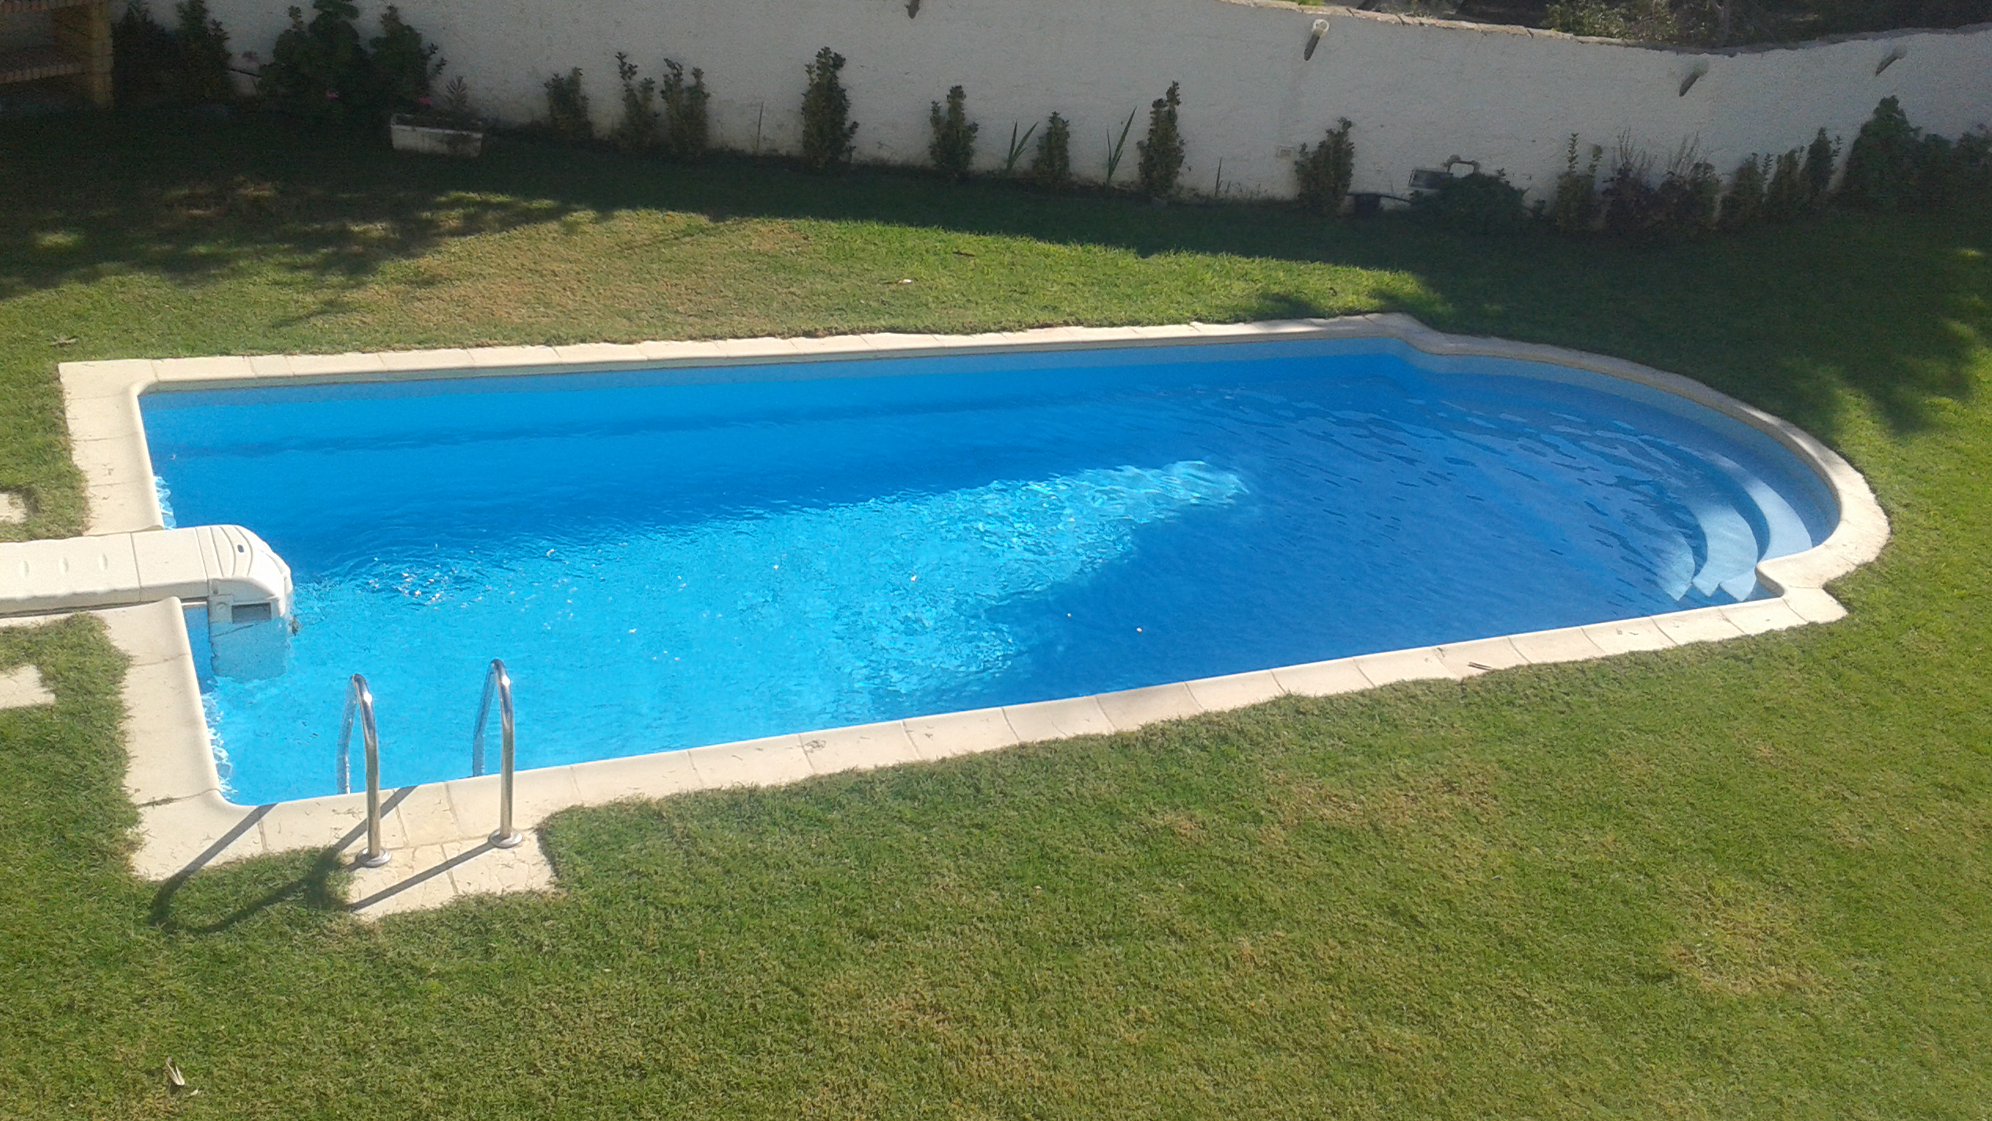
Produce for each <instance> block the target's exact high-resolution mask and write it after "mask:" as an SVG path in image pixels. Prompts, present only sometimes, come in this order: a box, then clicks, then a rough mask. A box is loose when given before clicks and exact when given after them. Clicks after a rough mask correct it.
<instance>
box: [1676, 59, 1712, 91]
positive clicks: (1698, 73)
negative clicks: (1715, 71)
mask: <svg viewBox="0 0 1992 1121" xmlns="http://www.w3.org/2000/svg"><path fill="white" fill-rule="evenodd" d="M1707 73H1708V63H1706V62H1697V63H1695V65H1694V69H1692V70H1690V71H1688V76H1687V77H1685V78H1682V79H1681V91H1680V93H1679V94H1677V95H1676V96H1678V97H1686V96H1688V91H1689V90H1691V89H1694V88H1695V83H1696V82H1699V81H1701V80H1702V75H1704V74H1707Z"/></svg>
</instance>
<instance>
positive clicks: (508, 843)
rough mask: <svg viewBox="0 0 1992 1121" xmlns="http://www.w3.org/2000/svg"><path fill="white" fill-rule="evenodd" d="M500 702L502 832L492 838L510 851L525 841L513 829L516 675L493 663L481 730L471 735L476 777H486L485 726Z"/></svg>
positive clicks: (482, 704) (479, 721) (486, 682)
mask: <svg viewBox="0 0 1992 1121" xmlns="http://www.w3.org/2000/svg"><path fill="white" fill-rule="evenodd" d="M493 696H496V697H497V698H498V742H499V748H498V831H497V832H495V833H493V834H491V843H492V844H493V845H495V846H497V847H498V848H501V849H508V848H511V847H512V846H514V845H516V844H518V843H519V842H520V840H522V839H523V838H522V837H521V835H520V833H519V831H518V830H516V829H514V828H512V765H513V748H514V736H513V728H512V675H511V674H509V673H507V672H505V663H504V662H502V661H500V660H499V659H497V658H493V659H491V668H490V669H488V670H486V671H485V672H484V699H483V700H482V701H480V702H478V705H477V726H476V727H475V728H474V729H472V730H471V733H470V773H471V775H472V776H477V775H481V774H483V773H484V725H485V724H486V723H487V722H488V721H489V720H490V718H491V698H492V697H493Z"/></svg>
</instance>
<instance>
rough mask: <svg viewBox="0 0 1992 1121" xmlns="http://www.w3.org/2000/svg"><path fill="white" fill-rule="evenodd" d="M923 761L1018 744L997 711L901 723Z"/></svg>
mask: <svg viewBox="0 0 1992 1121" xmlns="http://www.w3.org/2000/svg"><path fill="white" fill-rule="evenodd" d="M903 723H904V724H905V727H906V735H907V738H909V739H911V740H912V741H913V746H914V748H915V750H917V751H919V753H920V758H922V759H952V758H954V757H955V756H957V755H973V754H977V753H979V752H984V751H995V750H997V749H999V748H1005V747H1014V746H1016V745H1017V743H1018V740H1017V733H1016V730H1015V729H1013V728H1011V727H1010V721H1009V718H1008V717H1006V716H1004V715H1003V710H1002V709H1000V708H978V709H972V710H970V711H967V712H951V713H947V714H945V715H942V716H920V717H915V718H913V719H911V720H907V721H904V722H903Z"/></svg>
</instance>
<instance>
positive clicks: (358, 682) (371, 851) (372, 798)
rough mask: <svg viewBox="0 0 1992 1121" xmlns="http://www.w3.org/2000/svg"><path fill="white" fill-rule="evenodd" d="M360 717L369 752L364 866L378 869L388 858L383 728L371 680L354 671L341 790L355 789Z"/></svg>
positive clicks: (343, 723)
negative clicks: (383, 837) (383, 825)
mask: <svg viewBox="0 0 1992 1121" xmlns="http://www.w3.org/2000/svg"><path fill="white" fill-rule="evenodd" d="M356 712H357V713H358V714H359V716H360V738H361V740H362V741H363V742H364V743H365V745H366V752H367V850H366V851H365V852H363V853H361V854H360V857H359V863H360V865H361V866H362V867H366V868H378V867H380V866H381V865H383V864H386V863H387V861H388V853H387V849H386V847H385V846H383V845H382V844H381V843H380V729H379V728H378V727H377V726H376V725H375V724H374V699H373V691H372V690H371V689H368V688H367V679H366V678H364V677H362V676H360V675H359V674H357V673H356V674H354V675H353V677H352V680H351V681H349V682H347V684H346V715H345V716H344V717H342V718H341V719H340V721H339V793H341V794H345V793H347V792H349V791H351V790H352V788H353V782H352V773H351V764H350V763H349V758H350V755H351V748H352V740H353V714H354V713H356Z"/></svg>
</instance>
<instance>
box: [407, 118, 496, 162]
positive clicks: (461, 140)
mask: <svg viewBox="0 0 1992 1121" xmlns="http://www.w3.org/2000/svg"><path fill="white" fill-rule="evenodd" d="M387 130H388V135H389V136H390V137H391V138H392V139H393V141H394V150H395V151H397V152H427V153H429V154H431V155H437V156H456V157H458V158H460V159H469V158H470V157H471V156H474V155H476V154H477V153H479V152H481V151H483V150H484V133H483V131H482V130H479V129H467V128H435V127H432V126H430V125H417V124H409V123H408V122H407V121H406V120H405V119H404V118H401V117H394V118H391V119H390V120H389V121H388V125H387Z"/></svg>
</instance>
